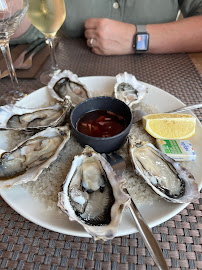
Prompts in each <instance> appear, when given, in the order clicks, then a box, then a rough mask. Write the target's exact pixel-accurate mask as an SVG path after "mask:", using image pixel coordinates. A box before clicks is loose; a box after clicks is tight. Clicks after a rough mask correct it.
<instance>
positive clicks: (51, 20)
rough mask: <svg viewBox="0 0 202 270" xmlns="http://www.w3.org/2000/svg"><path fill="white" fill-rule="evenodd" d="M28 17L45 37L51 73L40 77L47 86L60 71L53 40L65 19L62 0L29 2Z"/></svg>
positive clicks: (32, 0)
mask: <svg viewBox="0 0 202 270" xmlns="http://www.w3.org/2000/svg"><path fill="white" fill-rule="evenodd" d="M28 17H29V19H30V21H31V23H32V24H33V25H34V26H35V27H36V28H37V29H38V30H39V31H40V32H42V33H43V34H44V35H45V37H46V40H47V42H48V44H49V47H50V54H51V71H48V72H45V73H43V74H42V75H41V76H40V80H41V82H42V83H44V84H47V83H48V82H49V81H50V79H51V77H52V76H53V75H54V74H57V73H59V72H60V71H61V70H60V69H59V67H58V64H57V62H56V58H55V46H54V42H53V39H54V37H55V35H56V33H57V31H58V29H59V28H60V27H61V25H62V24H63V22H64V20H65V17H66V10H65V3H64V0H29V9H28Z"/></svg>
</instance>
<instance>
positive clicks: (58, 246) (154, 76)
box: [0, 39, 202, 270]
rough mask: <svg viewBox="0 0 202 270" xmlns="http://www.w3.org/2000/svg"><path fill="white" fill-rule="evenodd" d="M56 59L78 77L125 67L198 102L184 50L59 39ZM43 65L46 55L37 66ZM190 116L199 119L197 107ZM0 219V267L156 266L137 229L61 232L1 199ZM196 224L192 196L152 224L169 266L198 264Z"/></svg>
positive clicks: (201, 83)
mask: <svg viewBox="0 0 202 270" xmlns="http://www.w3.org/2000/svg"><path fill="white" fill-rule="evenodd" d="M57 59H58V63H59V66H60V68H61V69H70V70H71V71H72V72H74V73H76V74H77V75H78V76H115V75H117V74H118V73H121V72H124V71H127V72H129V73H132V74H134V75H135V76H136V78H137V79H138V80H141V81H144V82H147V83H149V84H152V85H155V86H157V87H159V88H161V89H163V90H165V91H167V92H169V93H171V94H172V95H174V96H175V97H177V98H179V99H180V100H181V101H182V102H184V103H186V104H187V105H191V104H194V103H199V102H201V101H202V79H201V77H200V75H199V73H198V71H197V70H196V68H195V66H194V65H193V63H192V61H191V60H190V58H189V56H188V55H186V54H172V55H149V54H148V55H128V56H109V57H103V56H96V55H94V54H92V53H91V51H90V50H89V49H88V48H87V47H86V46H85V41H84V40H82V39H76V40H75V39H66V40H63V39H62V40H61V41H60V43H59V45H58V46H57ZM49 65H50V59H48V60H47V61H46V63H45V65H44V66H43V70H45V69H46V68H47V67H48V66H49ZM41 72H42V70H41ZM19 82H20V84H21V86H22V88H24V89H25V88H26V89H27V92H28V93H29V92H31V91H32V90H35V89H38V88H40V87H41V86H42V84H41V83H40V81H39V78H38V79H30V80H21V79H20V80H19ZM8 87H10V80H9V79H8V78H6V79H2V80H0V91H1V93H3V92H6V91H7V89H8ZM196 115H197V116H198V118H199V119H200V120H202V110H197V111H196ZM0 220H1V223H0V269H69V270H73V269H96V270H97V269H113V270H114V269H121V270H122V269H138V270H143V269H147V270H148V269H157V267H156V266H155V263H154V261H153V260H152V258H151V256H150V254H149V252H148V250H147V248H146V247H145V245H144V242H143V240H142V238H141V236H140V234H139V233H136V234H131V235H126V236H122V237H116V238H114V239H113V240H111V241H107V242H102V241H97V242H95V241H94V240H93V239H92V238H82V237H77V236H69V235H64V234H61V233H57V232H53V231H51V230H48V229H46V228H42V227H40V226H38V225H36V224H34V223H32V222H30V221H29V220H27V219H25V218H24V217H22V216H21V215H19V214H18V213H16V212H15V211H14V210H13V209H12V208H10V206H9V205H7V204H6V202H5V201H4V200H3V199H2V198H1V199H0ZM201 224H202V223H201V201H200V200H197V201H195V202H194V203H191V204H189V205H188V206H187V207H186V208H185V209H184V210H182V211H181V212H180V213H178V214H177V215H176V216H174V217H173V218H171V219H170V220H168V221H166V222H164V223H162V224H160V225H159V226H156V227H154V228H152V232H153V234H154V236H155V238H156V239H157V240H158V242H159V245H160V247H161V249H162V251H163V255H164V257H165V259H166V262H167V264H168V266H169V268H170V269H173V270H180V269H183V270H185V269H186V270H188V269H200V268H202V261H201V241H202V240H201V239H202V238H201V229H202V225H201Z"/></svg>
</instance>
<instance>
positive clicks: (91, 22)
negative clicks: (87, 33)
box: [84, 18, 100, 29]
mask: <svg viewBox="0 0 202 270" xmlns="http://www.w3.org/2000/svg"><path fill="white" fill-rule="evenodd" d="M99 20H100V19H99V18H90V19H88V20H86V21H85V25H84V26H85V29H96V27H97V24H98V21H99Z"/></svg>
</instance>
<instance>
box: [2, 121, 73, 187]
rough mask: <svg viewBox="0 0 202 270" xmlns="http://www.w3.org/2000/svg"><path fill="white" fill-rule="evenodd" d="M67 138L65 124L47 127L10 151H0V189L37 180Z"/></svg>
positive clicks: (67, 132) (55, 157)
mask: <svg viewBox="0 0 202 270" xmlns="http://www.w3.org/2000/svg"><path fill="white" fill-rule="evenodd" d="M69 138H70V131H69V128H68V127H67V126H64V127H55V128H51V127H49V128H47V129H45V130H43V131H41V132H39V133H37V134H35V135H34V136H32V137H30V138H29V139H28V140H26V141H24V142H22V143H20V144H19V145H17V146H16V147H15V148H14V149H13V150H11V151H10V152H6V151H0V152H1V155H0V189H2V188H5V187H7V188H8V187H11V186H13V185H17V184H22V183H27V182H29V181H35V180H37V178H38V176H39V175H40V174H41V172H42V171H43V169H45V168H48V166H49V165H50V164H51V163H52V162H53V161H54V160H56V159H57V157H58V154H59V152H60V151H61V149H62V148H63V147H64V145H65V143H66V142H67V141H68V140H69ZM2 152H3V153H2Z"/></svg>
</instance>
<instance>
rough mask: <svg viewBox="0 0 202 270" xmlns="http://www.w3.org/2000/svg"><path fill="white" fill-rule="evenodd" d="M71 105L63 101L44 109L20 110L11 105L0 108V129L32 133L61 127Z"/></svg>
mask: <svg viewBox="0 0 202 270" xmlns="http://www.w3.org/2000/svg"><path fill="white" fill-rule="evenodd" d="M70 109H71V103H70V101H69V100H65V101H64V102H63V103H56V104H55V105H53V106H50V107H46V108H33V109H29V108H22V107H18V106H15V105H13V104H9V105H5V106H2V107H0V129H13V130H26V131H34V130H36V129H45V128H47V127H54V126H59V125H61V124H62V123H63V122H64V120H65V117H66V115H67V114H68V113H69V112H70Z"/></svg>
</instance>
